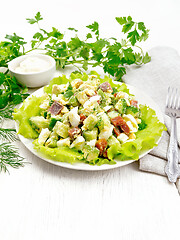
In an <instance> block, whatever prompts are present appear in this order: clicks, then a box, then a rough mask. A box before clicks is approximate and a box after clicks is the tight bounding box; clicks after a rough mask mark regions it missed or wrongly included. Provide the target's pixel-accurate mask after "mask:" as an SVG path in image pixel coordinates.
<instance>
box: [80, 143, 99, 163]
mask: <svg viewBox="0 0 180 240" xmlns="http://www.w3.org/2000/svg"><path fill="white" fill-rule="evenodd" d="M83 153H84V158H86V160H87V161H88V162H90V161H91V160H93V161H94V160H96V159H97V158H98V156H99V149H97V148H96V147H91V146H88V145H86V146H84V148H83Z"/></svg>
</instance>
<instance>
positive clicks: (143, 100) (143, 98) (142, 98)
mask: <svg viewBox="0 0 180 240" xmlns="http://www.w3.org/2000/svg"><path fill="white" fill-rule="evenodd" d="M127 87H128V88H129V90H130V93H132V94H134V95H135V97H136V99H137V100H138V102H139V103H140V104H143V105H145V104H146V105H147V106H149V107H151V108H152V109H154V110H155V111H156V115H157V117H158V119H159V120H160V121H161V122H164V119H163V114H162V112H161V110H160V108H159V106H158V105H157V104H156V103H155V102H154V101H153V99H152V98H150V97H149V96H147V95H146V94H145V93H143V92H142V91H140V90H138V89H137V88H135V87H133V86H131V85H128V84H127ZM43 92H44V91H43V88H40V89H38V90H37V91H35V92H34V93H32V94H31V95H30V96H29V97H31V96H32V95H34V96H41V95H42V94H43ZM29 97H28V98H29ZM28 98H27V99H28ZM18 129H19V126H18V123H17V122H16V130H17V132H18ZM19 138H20V140H21V142H22V143H23V144H24V145H25V146H26V147H27V148H28V149H29V151H31V152H32V153H33V154H35V155H36V156H37V157H39V158H41V159H43V160H45V161H47V162H49V163H52V164H54V165H57V166H61V167H65V168H70V169H76V170H87V171H97V170H107V169H112V168H117V167H122V166H124V165H127V164H130V163H132V162H134V161H136V160H127V161H117V163H116V164H113V165H109V164H104V165H101V166H96V165H95V166H92V165H88V164H85V163H75V164H70V163H65V162H58V161H54V160H51V159H50V158H48V157H44V155H43V154H41V153H40V152H38V151H37V150H35V149H34V145H33V143H32V142H33V140H32V139H27V138H24V137H23V136H22V135H20V134H19ZM160 138H161V137H159V139H158V141H157V143H158V142H159V141H160ZM151 150H152V149H150V150H148V151H144V152H142V153H141V154H140V156H139V158H142V157H143V156H145V155H146V154H148V153H149V152H150V151H151Z"/></svg>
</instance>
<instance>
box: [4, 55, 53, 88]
mask: <svg viewBox="0 0 180 240" xmlns="http://www.w3.org/2000/svg"><path fill="white" fill-rule="evenodd" d="M29 57H36V58H39V59H42V60H45V61H46V62H48V63H49V67H47V69H45V70H43V71H39V72H22V73H21V72H18V71H16V68H17V67H18V66H19V64H20V63H21V62H22V61H24V60H25V59H27V58H29ZM8 68H9V71H10V74H11V76H14V77H15V78H16V79H17V80H18V82H20V83H21V84H22V85H25V86H26V87H30V88H35V87H42V86H44V85H47V84H49V81H50V80H51V79H52V78H53V75H54V73H55V71H56V61H55V60H54V58H52V57H50V56H48V55H44V54H28V55H23V56H20V57H17V58H15V59H13V60H12V61H10V62H9V63H8Z"/></svg>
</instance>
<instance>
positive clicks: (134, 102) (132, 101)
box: [130, 100, 138, 108]
mask: <svg viewBox="0 0 180 240" xmlns="http://www.w3.org/2000/svg"><path fill="white" fill-rule="evenodd" d="M137 104H138V101H137V100H131V101H130V105H131V106H134V107H136V108H137V107H138V105H137Z"/></svg>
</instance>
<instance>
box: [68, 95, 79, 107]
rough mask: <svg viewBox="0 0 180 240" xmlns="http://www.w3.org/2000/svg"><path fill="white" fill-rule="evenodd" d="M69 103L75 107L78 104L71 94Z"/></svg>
mask: <svg viewBox="0 0 180 240" xmlns="http://www.w3.org/2000/svg"><path fill="white" fill-rule="evenodd" d="M69 104H70V105H71V106H73V107H76V106H78V105H79V104H78V100H77V98H76V96H74V95H73V96H71V97H70V99H69Z"/></svg>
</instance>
